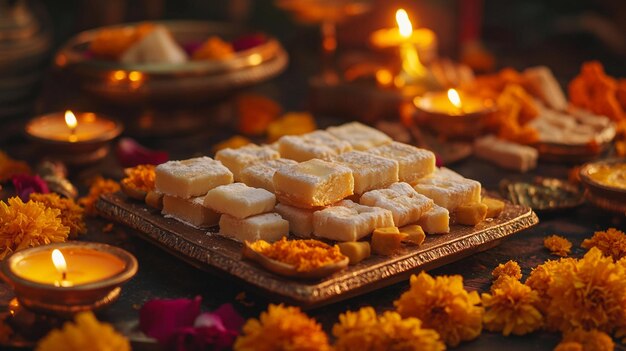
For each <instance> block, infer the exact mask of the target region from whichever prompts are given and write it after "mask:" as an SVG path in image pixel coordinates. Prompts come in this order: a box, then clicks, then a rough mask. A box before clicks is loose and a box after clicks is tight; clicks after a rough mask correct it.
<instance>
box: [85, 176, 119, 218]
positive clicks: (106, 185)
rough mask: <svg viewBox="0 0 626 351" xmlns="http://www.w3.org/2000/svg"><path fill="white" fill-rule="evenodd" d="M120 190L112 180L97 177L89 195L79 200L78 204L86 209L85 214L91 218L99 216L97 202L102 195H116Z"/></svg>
mask: <svg viewBox="0 0 626 351" xmlns="http://www.w3.org/2000/svg"><path fill="white" fill-rule="evenodd" d="M119 190H120V185H119V184H118V183H117V182H116V181H114V180H111V179H104V178H102V177H97V178H96V179H95V180H94V182H93V183H91V187H90V188H89V194H87V196H85V197H82V198H80V199H79V200H78V204H79V205H81V206H83V207H84V208H85V213H87V214H88V215H90V216H95V215H97V214H98V213H97V211H96V201H98V198H99V197H100V195H102V194H108V193H114V192H117V191H119Z"/></svg>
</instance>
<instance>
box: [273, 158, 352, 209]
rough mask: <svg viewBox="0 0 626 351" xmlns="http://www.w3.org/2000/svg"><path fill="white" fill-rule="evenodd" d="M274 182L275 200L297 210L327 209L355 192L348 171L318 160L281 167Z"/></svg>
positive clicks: (349, 171)
mask: <svg viewBox="0 0 626 351" xmlns="http://www.w3.org/2000/svg"><path fill="white" fill-rule="evenodd" d="M273 179H274V189H275V193H276V197H277V198H278V200H279V201H280V202H282V203H285V204H288V205H292V206H295V207H300V208H314V207H321V206H328V205H331V204H333V203H335V202H337V201H339V200H341V199H343V198H345V197H347V196H350V195H352V194H353V192H354V178H353V177H352V171H351V170H350V168H348V167H345V166H342V165H340V164H337V163H331V162H326V161H322V160H318V159H313V160H309V161H306V162H302V163H299V164H296V165H293V166H284V167H281V168H279V169H278V170H277V171H276V173H274V178H273Z"/></svg>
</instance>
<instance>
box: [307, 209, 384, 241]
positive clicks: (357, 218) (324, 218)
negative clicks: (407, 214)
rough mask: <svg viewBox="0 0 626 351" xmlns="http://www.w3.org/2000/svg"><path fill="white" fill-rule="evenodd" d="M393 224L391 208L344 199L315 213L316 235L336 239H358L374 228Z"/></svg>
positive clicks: (314, 228)
mask: <svg viewBox="0 0 626 351" xmlns="http://www.w3.org/2000/svg"><path fill="white" fill-rule="evenodd" d="M391 226H393V216H392V215H391V212H390V211H389V210H385V209H383V208H379V207H369V206H363V205H359V204H356V203H354V202H352V201H350V200H343V201H341V202H339V203H337V204H336V205H335V206H331V207H327V208H325V209H323V210H321V211H316V212H315V213H313V233H314V234H315V236H317V237H320V238H325V239H330V240H336V241H357V240H359V239H361V238H363V237H364V236H367V235H369V234H370V233H371V232H372V231H374V229H376V228H381V227H391Z"/></svg>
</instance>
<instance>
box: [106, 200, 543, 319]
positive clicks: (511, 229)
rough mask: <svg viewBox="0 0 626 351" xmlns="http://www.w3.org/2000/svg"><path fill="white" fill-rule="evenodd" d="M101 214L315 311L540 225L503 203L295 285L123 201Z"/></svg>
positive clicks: (216, 239)
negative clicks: (485, 215) (486, 214)
mask: <svg viewBox="0 0 626 351" xmlns="http://www.w3.org/2000/svg"><path fill="white" fill-rule="evenodd" d="M96 206H97V208H98V211H99V212H100V214H101V215H102V216H104V217H106V218H108V219H110V220H113V221H117V222H119V223H122V224H125V225H127V226H129V227H131V228H133V229H136V230H137V231H138V235H139V236H140V237H141V238H144V239H146V240H148V241H150V242H152V243H154V244H155V245H157V246H158V247H160V248H162V249H164V250H166V251H168V252H170V253H172V254H173V255H175V256H177V257H179V258H181V259H182V260H184V261H186V262H188V263H190V264H191V265H193V266H196V267H198V268H200V269H203V270H206V271H209V272H213V273H217V274H220V275H225V276H227V277H230V278H234V279H238V280H240V281H243V282H245V283H247V284H249V285H250V286H252V287H254V288H257V289H258V290H260V292H261V293H263V294H265V295H267V296H268V297H269V298H270V299H271V300H275V301H279V302H285V303H290V304H295V305H299V306H301V307H303V308H314V307H319V306H322V305H326V304H330V303H333V302H337V301H340V300H344V299H347V298H350V297H353V296H356V295H360V294H363V293H366V292H369V291H372V290H376V289H380V288H382V287H385V286H388V285H391V284H394V283H397V282H399V281H403V280H406V279H408V277H409V276H410V275H411V274H413V273H417V272H419V271H421V270H427V269H433V268H436V267H439V266H442V265H445V264H447V263H450V262H453V261H456V260H459V259H461V258H463V257H467V256H469V255H471V254H474V253H476V252H479V251H484V250H487V249H490V248H492V247H495V246H496V245H498V243H499V242H500V241H501V240H502V239H503V238H505V237H507V236H509V235H512V234H514V233H517V232H519V231H521V230H524V229H526V228H529V227H531V226H533V225H535V224H537V223H538V222H539V219H538V218H537V216H536V215H535V213H534V212H533V211H532V210H531V209H530V208H528V207H524V206H518V205H512V204H510V203H507V205H506V207H505V209H504V211H503V212H502V214H501V215H500V216H499V217H498V218H497V219H494V220H491V221H484V222H483V223H481V224H479V225H477V226H476V227H465V226H460V225H452V226H451V228H450V229H451V231H450V233H449V234H445V235H429V236H428V237H427V238H426V241H425V242H424V243H423V244H422V245H421V246H419V247H408V246H407V247H406V248H405V249H404V250H405V251H403V252H400V253H398V254H396V255H394V256H391V257H383V256H376V255H373V256H372V257H370V258H368V259H366V260H365V261H363V262H361V263H359V264H357V265H354V266H349V267H348V268H347V269H345V270H343V271H340V272H338V273H335V274H334V275H332V276H329V277H327V278H324V279H322V280H317V281H303V280H293V279H288V278H284V277H281V276H278V275H275V274H273V273H271V272H268V271H266V270H265V269H263V268H261V267H260V266H258V265H256V264H255V263H254V262H250V261H247V260H242V259H241V250H242V244H241V243H238V242H235V241H233V240H230V239H227V238H224V237H222V236H220V235H218V234H216V232H217V230H216V228H211V229H210V230H209V232H208V233H207V231H206V230H200V229H196V228H193V227H191V226H188V225H185V224H182V223H180V222H178V221H176V220H174V219H171V218H164V217H163V216H162V215H161V214H160V213H159V211H157V210H154V209H151V208H148V207H146V205H145V204H143V203H140V202H138V201H136V200H132V199H129V198H127V197H126V196H125V195H123V194H121V193H115V194H106V195H102V196H101V197H100V200H99V201H98V203H97V205H96Z"/></svg>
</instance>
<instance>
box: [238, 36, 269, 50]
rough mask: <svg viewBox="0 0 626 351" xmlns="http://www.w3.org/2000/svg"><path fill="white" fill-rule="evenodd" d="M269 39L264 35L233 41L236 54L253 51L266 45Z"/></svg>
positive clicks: (243, 37)
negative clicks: (254, 48)
mask: <svg viewBox="0 0 626 351" xmlns="http://www.w3.org/2000/svg"><path fill="white" fill-rule="evenodd" d="M266 41H267V38H266V37H265V35H264V34H259V33H257V34H250V35H245V36H242V37H239V38H237V39H235V40H234V41H233V49H234V50H235V51H236V52H239V51H244V50H248V49H252V48H253V47H256V46H259V45H261V44H264V43H265V42H266Z"/></svg>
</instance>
